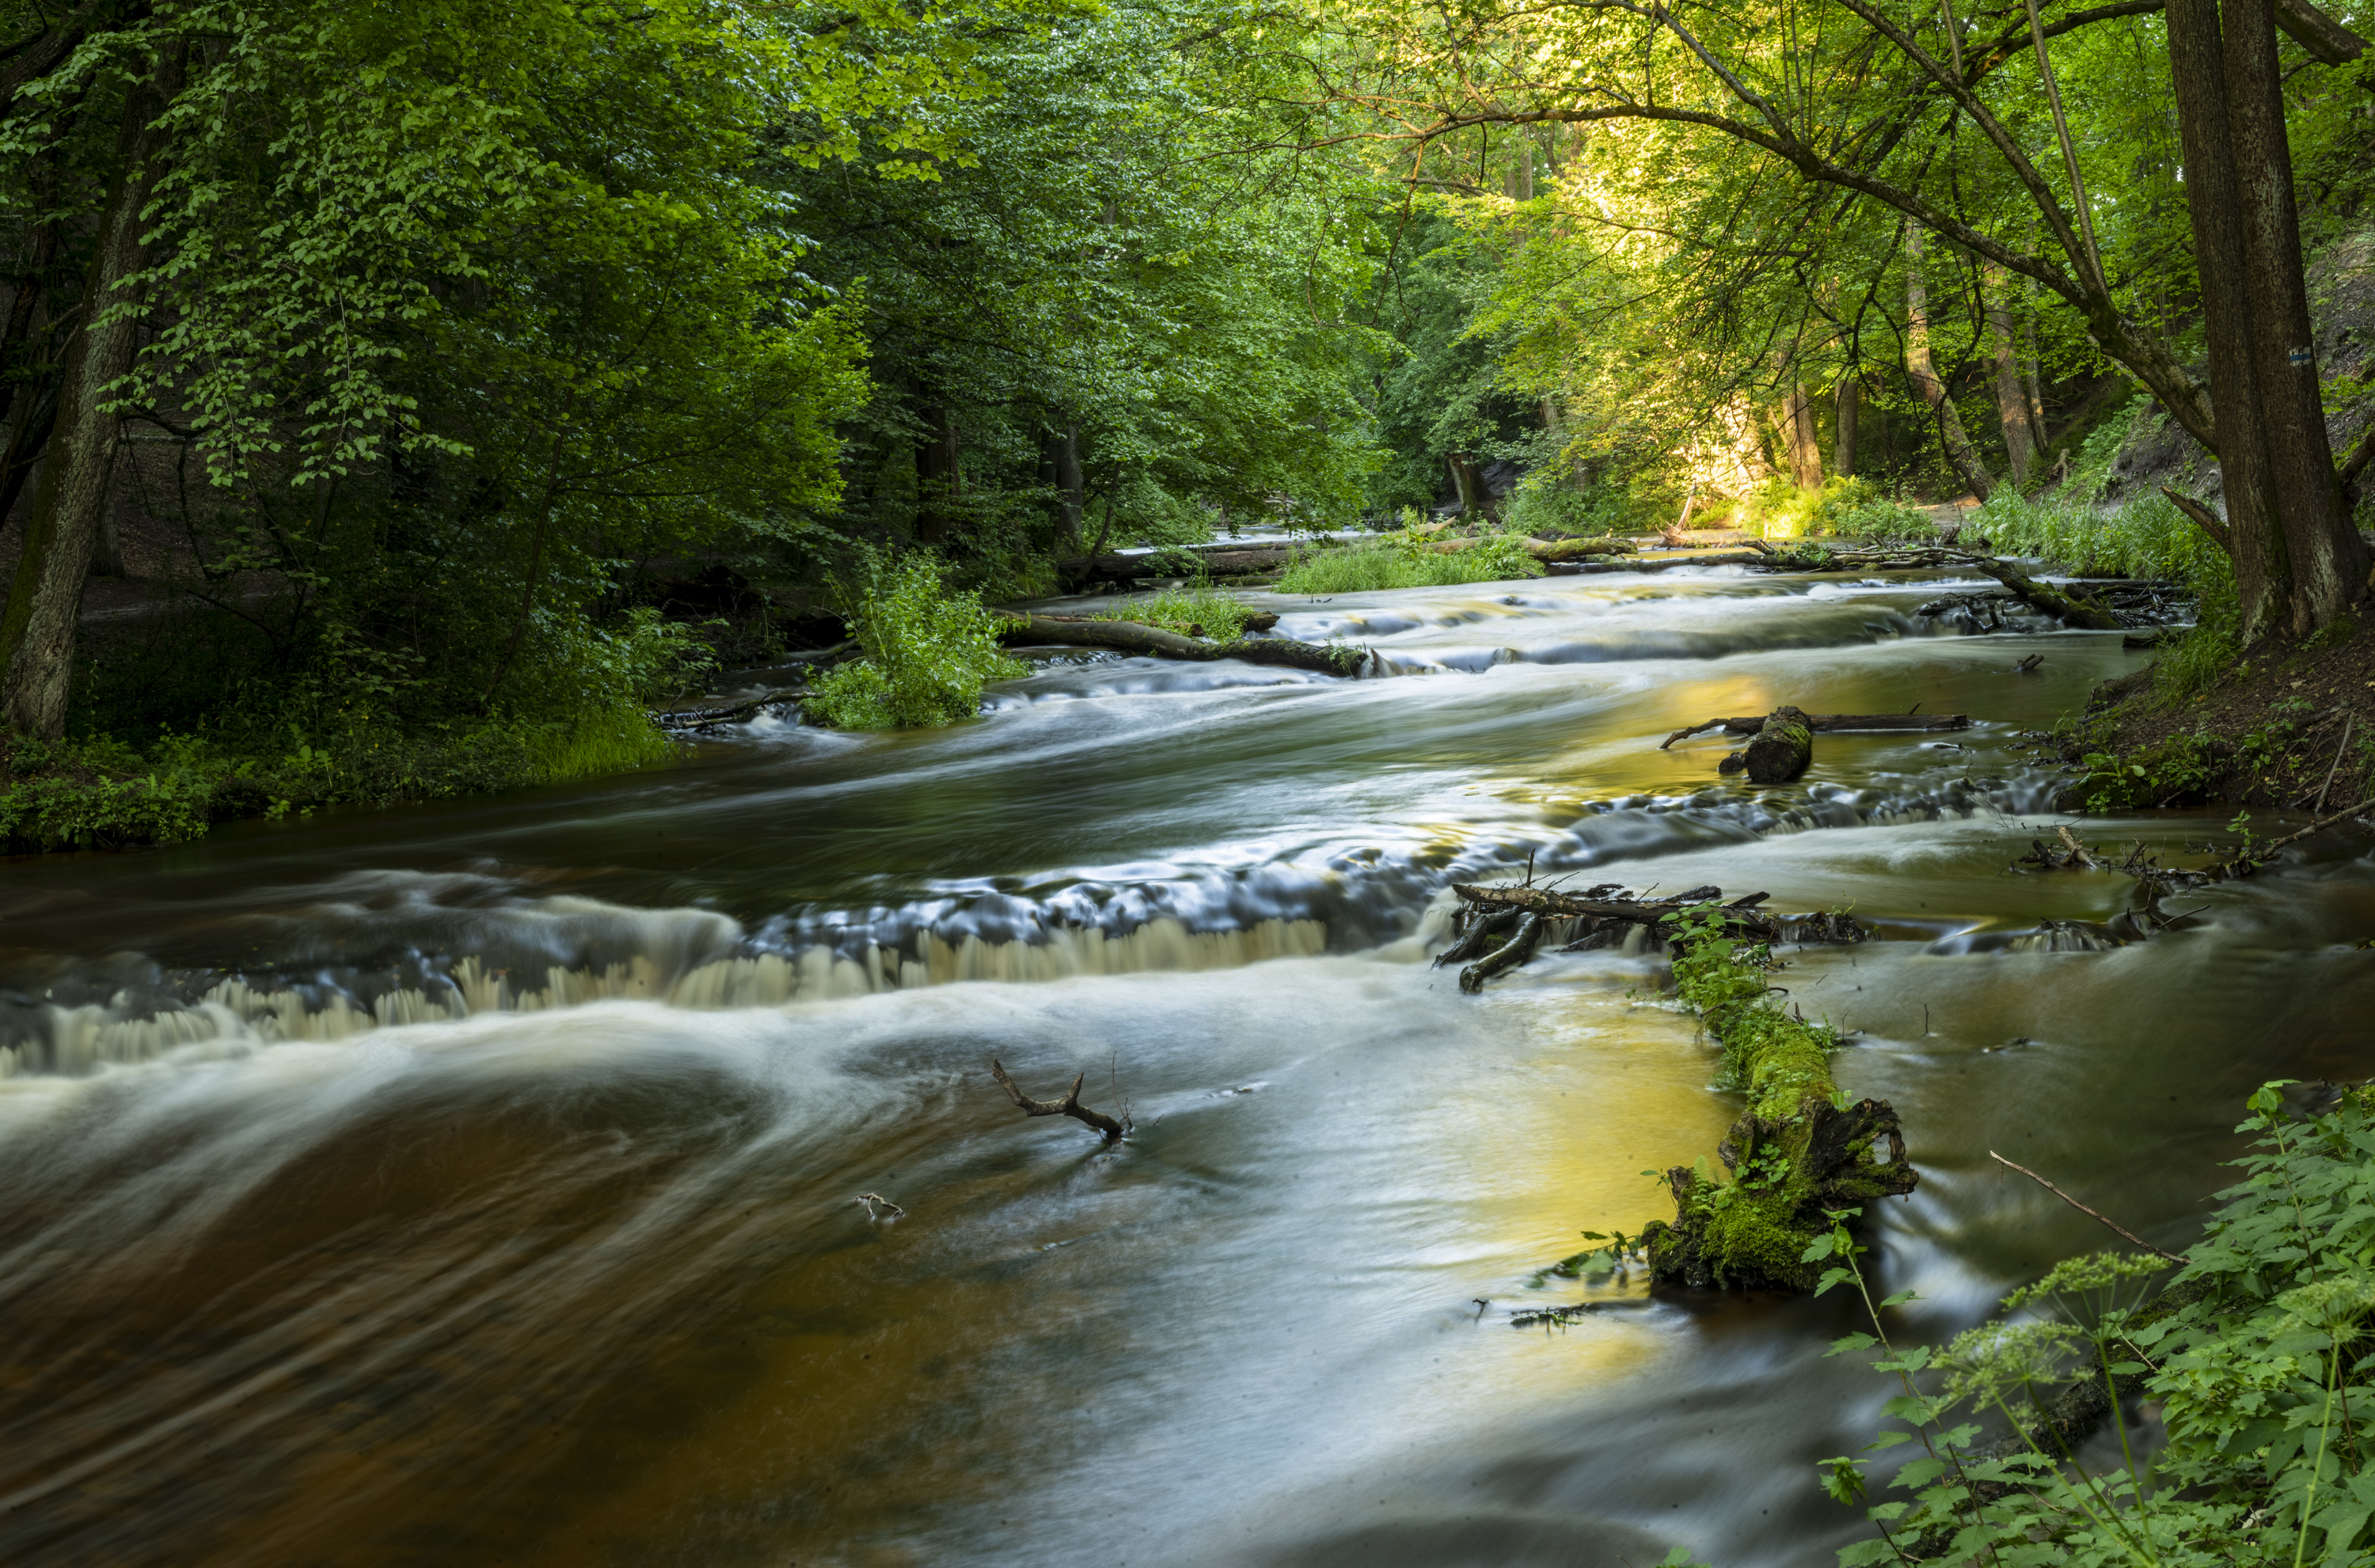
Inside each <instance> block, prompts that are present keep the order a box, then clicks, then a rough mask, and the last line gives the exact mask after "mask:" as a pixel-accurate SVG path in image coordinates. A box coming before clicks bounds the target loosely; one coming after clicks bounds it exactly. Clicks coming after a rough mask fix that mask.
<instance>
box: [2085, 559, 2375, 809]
mask: <svg viewBox="0 0 2375 1568" xmlns="http://www.w3.org/2000/svg"><path fill="white" fill-rule="evenodd" d="M2158 668H2159V666H2157V665H2155V666H2147V667H2146V668H2145V669H2142V670H2138V671H2136V672H2134V673H2133V674H2131V675H2127V676H2122V677H2121V678H2119V679H2117V680H2110V681H2106V682H2104V683H2103V684H2102V685H2101V686H2099V687H2097V689H2096V690H2095V694H2094V697H2093V699H2092V701H2090V702H2089V703H2088V705H2087V711H2086V714H2085V716H2084V717H2083V718H2081V719H2079V720H2077V721H2075V722H2074V723H2073V724H2072V725H2068V726H2066V727H2065V729H2064V730H2063V731H2062V734H2061V736H2060V737H2059V738H2060V741H2061V744H2062V753H2063V756H2064V758H2065V760H2067V761H2069V762H2070V763H2072V764H2073V765H2074V767H2075V768H2076V769H2078V770H2081V771H2082V772H2083V775H2084V776H2083V777H2081V778H2080V779H2079V780H2078V781H2077V782H2076V783H2074V784H2072V785H2071V786H2070V787H2069V788H2068V789H2067V790H2065V791H2064V792H2063V795H2062V804H2063V805H2064V806H2065V807H2068V808H2073V809H2084V810H2090V811H2106V810H2125V809H2134V808H2156V807H2178V806H2202V805H2229V806H2239V807H2243V808H2250V809H2255V810H2261V809H2267V810H2277V811H2304V810H2309V809H2311V808H2314V807H2316V806H2317V805H2318V803H2319V802H2321V801H2322V802H2323V804H2324V807H2325V808H2326V809H2327V810H2329V811H2331V810H2333V809H2335V808H2340V807H2345V806H2348V805H2350V804H2352V803H2353V802H2356V801H2360V800H2364V799H2366V798H2368V796H2369V795H2375V606H2370V604H2369V601H2368V600H2367V599H2366V598H2364V597H2362V598H2361V599H2360V600H2359V602H2358V605H2357V607H2356V612H2355V613H2354V614H2353V615H2352V616H2350V617H2348V618H2346V619H2344V620H2341V621H2339V622H2336V623H2335V625H2334V626H2333V627H2331V628H2329V629H2328V630H2327V631H2324V632H2322V633H2320V634H2318V635H2317V636H2314V637H2310V638H2307V639H2301V640H2293V639H2285V638H2277V637H2269V638H2265V639H2263V640H2262V641H2261V642H2260V643H2257V644H2255V645H2254V646H2253V647H2252V648H2251V650H2250V651H2249V652H2248V653H2247V654H2245V655H2244V656H2243V657H2242V658H2241V659H2239V661H2238V662H2237V663H2236V664H2235V666H2234V667H2233V668H2232V669H2230V670H2229V671H2227V673H2226V674H2225V675H2224V676H2223V677H2222V678H2219V679H2218V680H2217V681H2215V683H2214V684H2212V685H2211V686H2210V687H2209V688H2208V689H2207V690H2203V691H2200V692H2197V693H2194V694H2192V695H2190V696H2188V695H2183V694H2173V693H2171V692H2169V691H2168V690H2167V688H2166V685H2165V684H2164V683H2162V682H2160V681H2159V680H2157V679H2156V673H2157V671H2158Z"/></svg>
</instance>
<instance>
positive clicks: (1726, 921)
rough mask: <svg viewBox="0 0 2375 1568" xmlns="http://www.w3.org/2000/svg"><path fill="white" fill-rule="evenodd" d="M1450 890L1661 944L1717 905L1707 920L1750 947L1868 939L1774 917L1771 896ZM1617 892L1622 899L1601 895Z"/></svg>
mask: <svg viewBox="0 0 2375 1568" xmlns="http://www.w3.org/2000/svg"><path fill="white" fill-rule="evenodd" d="M1451 890H1452V891H1453V892H1454V893H1455V894H1457V895H1459V899H1460V901H1461V902H1464V903H1466V904H1468V905H1469V906H1470V907H1471V908H1472V909H1477V910H1483V911H1487V912H1500V911H1506V910H1519V911H1525V912H1528V913H1531V914H1540V915H1542V916H1543V917H1544V918H1545V919H1552V920H1558V919H1572V920H1577V921H1585V920H1589V921H1591V922H1593V923H1595V925H1597V924H1598V923H1600V922H1613V923H1617V924H1622V925H1640V926H1646V927H1648V929H1649V930H1650V931H1651V933H1652V934H1653V935H1655V936H1658V937H1660V938H1661V939H1662V937H1664V936H1666V935H1667V934H1668V933H1670V932H1672V930H1673V929H1674V928H1675V927H1677V926H1678V925H1680V924H1681V922H1682V919H1683V917H1684V915H1686V914H1690V913H1691V912H1692V911H1693V910H1696V909H1701V908H1704V907H1706V906H1707V905H1710V904H1712V905H1714V906H1715V908H1714V909H1713V910H1712V911H1711V912H1710V914H1709V915H1708V918H1710V919H1712V920H1713V921H1714V922H1715V924H1714V926H1713V927H1712V929H1714V930H1715V931H1717V932H1718V933H1719V934H1720V935H1723V936H1727V937H1738V938H1741V939H1743V940H1746V941H1751V942H1766V943H1770V942H1826V943H1827V942H1837V943H1847V942H1861V941H1862V940H1864V938H1865V937H1867V936H1868V935H1869V933H1868V932H1866V931H1865V930H1864V928H1863V927H1862V926H1861V925H1858V924H1857V923H1856V921H1855V920H1854V919H1853V918H1852V917H1851V916H1849V915H1844V914H1820V913H1817V914H1790V915H1781V914H1772V913H1770V912H1769V911H1766V910H1763V909H1760V908H1758V907H1757V906H1758V905H1760V904H1762V903H1764V902H1766V899H1767V897H1768V896H1769V895H1767V894H1765V893H1751V894H1749V895H1748V896H1747V897H1745V898H1739V899H1734V900H1732V901H1731V902H1729V903H1725V902H1721V901H1722V899H1723V890H1722V889H1720V888H1695V889H1693V890H1690V891H1689V892H1686V893H1682V894H1678V895H1676V896H1675V897H1673V898H1671V899H1654V900H1653V899H1638V898H1634V897H1632V896H1631V895H1629V894H1625V893H1623V891H1622V890H1620V889H1617V888H1615V887H1613V885H1611V886H1610V887H1607V888H1595V889H1592V890H1590V891H1589V892H1587V893H1562V892H1559V891H1556V890H1553V889H1547V888H1538V887H1527V886H1494V885H1491V884H1487V883H1478V882H1455V883H1454V884H1452V889H1451ZM1608 893H1615V894H1618V895H1619V896H1615V897H1605V896H1601V895H1603V894H1608Z"/></svg>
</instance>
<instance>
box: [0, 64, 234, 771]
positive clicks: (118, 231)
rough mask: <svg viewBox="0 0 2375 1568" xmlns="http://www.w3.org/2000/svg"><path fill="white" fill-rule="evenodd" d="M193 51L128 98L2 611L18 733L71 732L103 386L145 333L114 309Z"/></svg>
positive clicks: (107, 458) (0, 699)
mask: <svg viewBox="0 0 2375 1568" xmlns="http://www.w3.org/2000/svg"><path fill="white" fill-rule="evenodd" d="M188 53H189V46H188V45H187V44H185V43H173V44H169V45H168V46H167V47H166V49H165V51H164V53H163V54H162V56H161V57H160V59H159V61H158V65H157V70H156V74H155V76H154V77H152V78H151V79H150V80H148V81H147V82H144V83H142V84H140V85H139V86H138V87H137V88H135V89H134V90H133V91H132V92H131V93H130V94H128V95H127V97H126V99H125V101H124V129H123V133H122V135H121V136H120V137H119V139H118V142H117V151H118V169H119V172H118V174H117V176H116V180H115V184H114V188H113V189H112V190H111V191H110V192H109V194H108V200H107V204H106V206H105V207H104V208H102V210H101V212H100V227H99V242H98V246H97V249H96V252H95V253H94V254H93V256H92V258H91V263H90V271H89V276H88V277H85V279H84V281H83V296H82V301H83V302H82V311H81V315H80V317H79V319H78V320H77V323H76V332H75V336H74V341H73V344H72V346H71V347H70V348H68V350H67V353H66V365H65V378H64V380H63V382H62V383H61V384H60V387H59V393H58V413H57V427H56V430H55V431H54V433H53V435H52V437H51V447H52V450H51V452H50V454H49V456H50V461H49V462H47V463H44V464H43V465H42V467H41V488H40V489H39V490H38V491H37V492H36V494H35V497H34V505H33V515H32V517H31V518H30V520H29V521H28V522H27V524H26V525H25V545H24V555H23V557H22V558H21V559H20V560H18V564H17V578H16V582H15V584H14V585H13V586H12V587H11V589H10V592H9V595H8V608H7V611H6V617H5V619H0V660H5V663H6V684H5V689H0V717H5V719H6V723H7V725H8V726H9V727H10V728H11V729H14V730H16V731H17V732H18V733H19V734H22V735H28V736H32V737H38V738H41V739H44V740H54V739H56V738H58V737H60V736H62V735H63V734H65V722H66V699H67V697H68V696H69V694H70V693H71V690H72V687H73V678H74V650H75V630H76V622H77V619H79V617H80V615H81V613H82V594H83V583H84V580H85V578H86V577H87V576H88V575H89V570H90V560H91V555H92V552H93V551H94V550H95V549H96V548H98V545H99V537H100V525H101V520H102V514H103V513H104V510H105V508H106V505H107V491H108V480H109V478H110V477H111V475H112V471H113V468H114V463H115V444H116V440H117V435H118V430H119V426H120V424H121V421H120V420H119V419H117V417H116V416H115V415H112V414H109V413H104V412H102V411H101V409H100V403H101V402H102V400H103V395H104V389H105V388H106V387H107V385H108V384H109V383H112V382H113V381H115V380H116V379H117V378H118V377H120V376H122V375H123V374H124V372H125V371H129V370H130V369H131V368H132V360H133V354H134V352H135V350H136V348H137V347H138V341H139V323H138V321H137V319H136V316H135V314H134V313H133V312H130V311H117V312H114V313H113V314H112V315H111V314H109V312H111V309H112V307H116V306H120V305H124V304H126V303H128V302H129V301H126V300H125V299H124V297H123V295H122V293H121V289H120V285H121V284H122V283H123V281H124V278H126V277H130V276H131V275H133V274H134V273H136V272H138V271H139V270H140V269H141V268H142V266H143V265H145V264H146V261H147V257H146V254H145V247H144V246H143V245H142V244H141V221H140V211H141V208H142V207H144V206H147V205H148V193H149V191H150V189H151V188H152V187H153V185H154V183H155V178H156V171H157V167H158V165H159V164H160V163H161V162H162V161H163V157H164V141H165V138H164V135H163V133H162V131H161V130H160V128H159V127H158V125H157V124H155V122H156V120H157V118H158V116H159V115H160V113H161V112H162V111H163V109H164V107H165V105H166V104H167V103H169V102H171V100H172V99H173V98H174V96H175V95H177V94H178V93H179V92H180V91H181V90H182V78H183V66H184V65H185V63H186V61H187V58H188ZM102 318H104V319H102Z"/></svg>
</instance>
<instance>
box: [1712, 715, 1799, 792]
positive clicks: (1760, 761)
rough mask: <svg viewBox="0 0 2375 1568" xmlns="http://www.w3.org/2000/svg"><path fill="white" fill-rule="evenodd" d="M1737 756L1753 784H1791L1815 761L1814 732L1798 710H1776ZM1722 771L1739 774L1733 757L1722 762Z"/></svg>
mask: <svg viewBox="0 0 2375 1568" xmlns="http://www.w3.org/2000/svg"><path fill="white" fill-rule="evenodd" d="M1735 755H1736V756H1737V757H1738V758H1739V760H1740V766H1741V767H1742V768H1744V769H1746V770H1747V772H1748V782H1749V783H1750V784H1788V783H1789V782H1790V780H1792V779H1794V778H1796V777H1798V776H1799V775H1800V774H1801V773H1803V772H1805V771H1806V769H1807V767H1808V765H1809V764H1811V763H1812V762H1813V761H1814V731H1813V730H1811V729H1809V728H1808V727H1807V726H1806V715H1805V714H1804V713H1801V712H1800V711H1799V710H1797V709H1796V708H1787V707H1784V708H1776V709H1774V710H1773V712H1772V713H1768V714H1766V718H1765V725H1764V727H1763V728H1761V729H1759V730H1758V731H1757V732H1756V738H1755V739H1754V740H1751V741H1750V742H1749V743H1748V746H1747V749H1744V750H1743V751H1740V752H1738V753H1736V754H1735ZM1723 771H1724V772H1727V773H1729V772H1735V771H1736V770H1735V769H1734V768H1733V766H1732V758H1731V757H1727V758H1725V759H1724V760H1723Z"/></svg>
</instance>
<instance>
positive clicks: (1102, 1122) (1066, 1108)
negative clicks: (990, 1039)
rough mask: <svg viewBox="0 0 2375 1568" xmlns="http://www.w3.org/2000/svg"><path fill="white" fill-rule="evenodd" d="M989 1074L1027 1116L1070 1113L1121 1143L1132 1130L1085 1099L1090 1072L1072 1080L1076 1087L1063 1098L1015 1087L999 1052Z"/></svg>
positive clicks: (1074, 1117)
mask: <svg viewBox="0 0 2375 1568" xmlns="http://www.w3.org/2000/svg"><path fill="white" fill-rule="evenodd" d="M989 1074H990V1076H991V1077H992V1078H994V1079H998V1088H1000V1089H1003V1090H1004V1091H1006V1097H1007V1098H1008V1099H1010V1100H1011V1101H1013V1102H1015V1104H1017V1105H1019V1106H1021V1107H1022V1114H1024V1115H1026V1116H1069V1117H1071V1118H1073V1119H1074V1120H1075V1121H1081V1122H1086V1123H1088V1125H1089V1126H1093V1127H1094V1128H1096V1129H1097V1131H1099V1132H1101V1133H1103V1134H1105V1141H1106V1142H1107V1143H1119V1142H1120V1141H1121V1139H1122V1135H1123V1134H1125V1133H1127V1132H1128V1131H1129V1126H1128V1124H1127V1123H1124V1122H1117V1121H1115V1120H1114V1119H1113V1118H1112V1117H1111V1116H1108V1115H1106V1114H1105V1113H1104V1112H1102V1111H1092V1110H1090V1109H1089V1108H1088V1107H1087V1106H1086V1105H1083V1104H1081V1084H1082V1083H1084V1082H1086V1081H1087V1080H1088V1077H1089V1075H1088V1074H1086V1073H1082V1074H1081V1076H1080V1077H1079V1078H1076V1079H1073V1080H1072V1087H1071V1088H1070V1090H1069V1091H1067V1092H1066V1093H1065V1095H1064V1098H1062V1099H1061V1100H1034V1099H1032V1098H1031V1097H1030V1096H1029V1095H1027V1094H1025V1093H1023V1092H1022V1091H1021V1090H1019V1089H1017V1088H1015V1087H1014V1080H1013V1079H1011V1078H1009V1077H1008V1076H1007V1073H1006V1067H1005V1066H1004V1065H1003V1064H1002V1063H1000V1062H999V1061H998V1058H997V1057H995V1056H992V1057H991V1058H990V1059H989Z"/></svg>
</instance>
